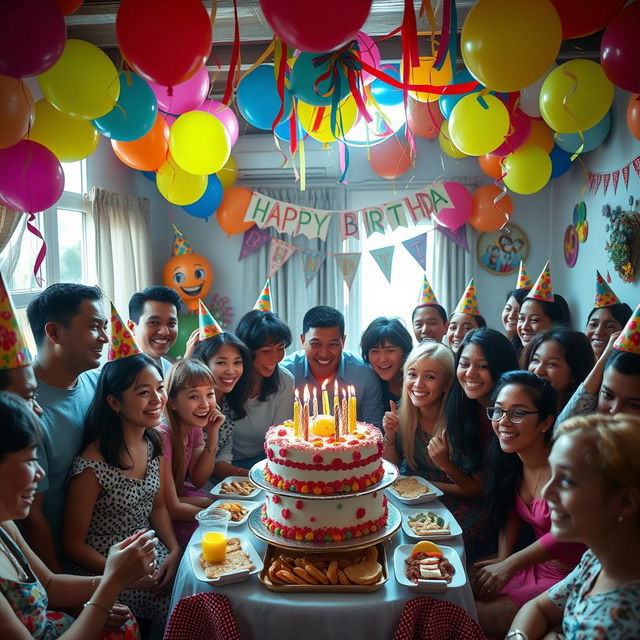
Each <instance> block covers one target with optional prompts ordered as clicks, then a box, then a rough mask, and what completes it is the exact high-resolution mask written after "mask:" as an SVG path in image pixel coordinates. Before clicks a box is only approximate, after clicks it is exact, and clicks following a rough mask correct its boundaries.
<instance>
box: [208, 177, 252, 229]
mask: <svg viewBox="0 0 640 640" xmlns="http://www.w3.org/2000/svg"><path fill="white" fill-rule="evenodd" d="M252 197H253V191H250V190H249V189H247V188H246V187H230V188H229V189H225V190H224V194H223V196H222V202H221V203H220V206H219V207H218V210H217V211H216V218H217V219H218V224H219V225H220V226H221V227H222V229H223V230H224V231H226V232H227V233H228V234H231V235H233V234H236V233H244V232H245V231H246V230H247V229H250V228H251V227H252V226H253V224H254V223H253V222H245V221H244V216H245V214H246V213H247V209H248V207H249V203H250V202H251V198H252Z"/></svg>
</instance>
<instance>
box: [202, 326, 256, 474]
mask: <svg viewBox="0 0 640 640" xmlns="http://www.w3.org/2000/svg"><path fill="white" fill-rule="evenodd" d="M193 357H194V358H196V359H197V360H200V361H202V362H204V363H205V364H206V365H207V367H209V369H210V370H211V373H212V375H213V388H214V391H215V394H216V399H217V401H218V405H219V406H220V410H221V411H222V413H223V414H224V416H225V418H226V420H225V422H224V424H223V425H222V426H221V427H220V429H219V431H218V446H217V453H216V465H215V467H214V470H213V474H214V476H215V477H216V478H226V477H227V476H248V475H249V470H248V469H244V468H242V467H239V466H237V465H234V464H233V463H232V461H233V429H234V423H235V421H236V420H240V419H241V418H244V417H245V416H246V415H247V411H246V409H245V406H244V405H245V402H246V400H247V396H248V394H249V380H250V379H251V355H250V354H249V349H247V347H246V345H245V344H244V342H242V341H241V340H239V339H238V338H237V337H236V336H235V335H234V334H233V333H227V332H223V333H220V334H218V335H217V336H215V337H213V338H207V339H206V340H204V341H202V342H199V343H198V344H197V346H196V348H195V350H194V352H193Z"/></svg>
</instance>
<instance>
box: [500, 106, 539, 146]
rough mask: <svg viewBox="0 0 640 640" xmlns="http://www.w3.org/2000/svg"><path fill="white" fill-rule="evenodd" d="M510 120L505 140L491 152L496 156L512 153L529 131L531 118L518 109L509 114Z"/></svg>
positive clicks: (522, 142) (523, 140) (520, 144)
mask: <svg viewBox="0 0 640 640" xmlns="http://www.w3.org/2000/svg"><path fill="white" fill-rule="evenodd" d="M510 122H511V124H510V126H509V131H510V133H509V135H508V136H507V138H506V140H505V141H504V142H503V143H502V144H501V145H500V146H499V147H498V148H497V149H495V150H494V151H492V152H491V153H493V154H494V155H496V156H506V155H507V154H508V153H513V152H514V151H515V150H516V149H518V148H519V147H521V146H522V145H523V144H524V142H525V140H526V139H527V138H528V136H529V133H530V132H531V118H530V117H529V116H528V115H526V114H525V113H523V112H522V111H520V109H516V110H515V111H513V112H512V113H511V114H510Z"/></svg>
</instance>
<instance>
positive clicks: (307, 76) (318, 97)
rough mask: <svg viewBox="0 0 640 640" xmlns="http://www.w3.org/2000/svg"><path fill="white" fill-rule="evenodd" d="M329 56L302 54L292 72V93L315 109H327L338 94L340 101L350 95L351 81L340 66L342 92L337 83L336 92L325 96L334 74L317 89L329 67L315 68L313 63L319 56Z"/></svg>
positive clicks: (324, 65) (320, 66)
mask: <svg viewBox="0 0 640 640" xmlns="http://www.w3.org/2000/svg"><path fill="white" fill-rule="evenodd" d="M324 55H329V54H324V53H307V52H304V51H303V52H302V53H301V54H300V55H299V56H298V57H297V58H296V61H295V63H294V64H293V70H292V71H291V93H293V95H294V96H295V97H296V98H299V99H300V100H302V102H306V103H307V104H312V105H313V106H315V107H326V106H327V105H330V104H332V103H333V100H334V98H335V96H336V94H337V96H338V100H343V99H344V98H346V97H347V96H348V95H349V92H350V89H349V81H348V80H347V76H346V74H345V73H344V71H342V67H341V66H339V65H338V67H337V68H338V77H339V78H340V90H339V91H338V86H337V82H336V84H335V85H334V91H333V93H332V94H331V95H328V96H323V95H322V94H323V93H326V92H327V91H328V90H329V88H330V86H331V82H332V78H333V73H331V74H329V76H328V77H327V78H325V79H324V80H322V81H321V82H319V83H318V86H317V87H316V81H317V80H318V78H319V77H320V76H322V75H324V74H325V73H326V72H327V65H326V64H321V65H319V66H315V65H314V64H313V61H314V60H315V59H316V58H318V57H319V56H324Z"/></svg>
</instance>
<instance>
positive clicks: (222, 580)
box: [187, 538, 264, 586]
mask: <svg viewBox="0 0 640 640" xmlns="http://www.w3.org/2000/svg"><path fill="white" fill-rule="evenodd" d="M240 548H241V549H242V551H244V552H245V553H246V554H247V555H248V556H249V559H250V560H251V562H252V564H253V567H254V568H253V569H250V570H249V569H243V570H242V571H231V572H229V573H224V574H222V575H221V576H219V577H218V578H207V576H206V575H205V573H204V569H203V568H202V565H201V564H200V556H201V554H202V543H200V542H194V543H192V544H190V545H189V546H188V547H187V553H188V554H189V560H190V561H191V568H192V569H193V573H194V575H195V577H196V578H197V579H198V580H200V581H201V582H207V583H209V584H213V585H216V586H222V585H225V584H233V583H234V582H242V581H243V580H246V579H247V578H248V577H249V576H251V575H253V574H254V573H259V572H260V571H262V569H263V566H264V565H263V563H262V558H260V556H259V555H258V552H257V551H256V550H255V548H254V546H253V545H252V544H251V543H250V542H249V541H248V540H245V539H244V538H240Z"/></svg>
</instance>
